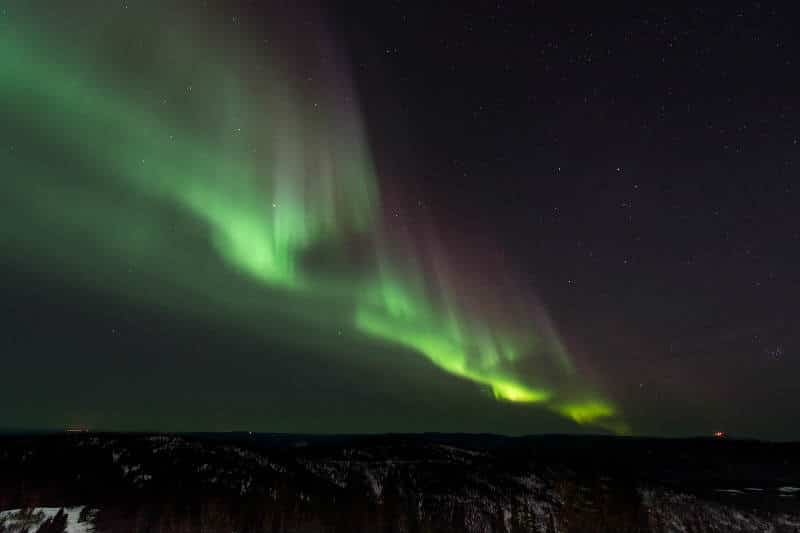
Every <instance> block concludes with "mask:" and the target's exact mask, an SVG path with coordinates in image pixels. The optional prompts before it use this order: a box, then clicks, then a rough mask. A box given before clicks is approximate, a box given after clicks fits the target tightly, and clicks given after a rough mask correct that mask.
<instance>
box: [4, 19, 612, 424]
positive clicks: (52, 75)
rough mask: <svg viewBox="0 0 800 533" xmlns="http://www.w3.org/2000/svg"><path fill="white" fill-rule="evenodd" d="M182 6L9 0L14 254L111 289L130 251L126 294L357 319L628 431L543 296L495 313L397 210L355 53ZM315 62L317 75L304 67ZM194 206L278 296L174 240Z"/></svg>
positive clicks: (506, 387)
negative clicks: (406, 227) (360, 104)
mask: <svg viewBox="0 0 800 533" xmlns="http://www.w3.org/2000/svg"><path fill="white" fill-rule="evenodd" d="M62 10H63V11H62ZM153 10H158V12H159V17H157V19H158V21H159V22H158V23H157V24H155V25H153V24H152V23H151V22H149V20H150V18H149V17H148V14H149V13H152V12H153ZM186 10H189V8H184V9H183V10H182V11H181V10H179V12H173V13H167V12H166V10H165V9H163V8H160V7H159V4H157V3H152V4H151V3H145V4H142V5H139V6H138V7H137V8H136V9H135V10H134V9H130V10H128V9H125V10H120V8H119V6H113V7H111V6H108V5H107V3H103V4H100V5H94V6H92V7H91V8H86V9H85V10H83V9H77V10H76V9H74V7H72V6H70V7H69V8H66V7H64V8H61V9H59V8H53V9H52V10H50V11H49V12H48V14H47V16H45V14H44V13H42V12H40V11H36V10H31V9H30V8H26V7H24V4H23V3H20V4H19V5H17V6H14V7H9V8H8V12H7V14H6V17H5V18H4V19H3V25H2V33H1V34H0V68H2V72H3V74H2V78H1V79H0V96H2V97H3V99H4V101H5V102H13V103H14V105H13V106H6V107H5V108H4V109H3V110H2V112H1V113H0V115H1V116H0V118H1V119H2V123H3V124H4V125H3V126H2V127H0V133H1V134H2V136H3V139H2V141H3V142H4V144H5V145H9V146H18V148H15V149H12V150H8V151H6V152H4V153H3V155H2V161H0V163H2V166H3V168H4V169H5V176H4V178H3V185H2V196H3V205H2V208H3V210H2V215H0V216H2V217H3V218H2V220H3V224H2V228H3V229H2V230H0V243H2V245H3V250H4V251H5V252H4V253H9V254H12V255H13V256H14V257H15V260H16V261H21V262H23V263H27V264H31V265H41V264H48V263H52V262H56V263H57V264H59V268H60V269H61V270H62V271H64V272H65V274H64V275H66V276H68V277H71V278H74V280H75V281H76V282H78V283H81V282H82V283H91V284H100V285H102V286H109V289H110V290H113V287H111V286H110V285H112V283H111V282H110V281H109V280H108V279H104V277H103V276H102V275H96V274H97V273H96V265H97V264H98V263H102V262H106V263H113V264H118V265H121V264H135V265H136V266H137V268H140V269H143V270H145V271H146V272H148V274H149V278H148V279H149V280H150V281H149V283H150V284H151V285H149V286H148V287H145V288H144V289H143V290H140V291H135V294H127V295H126V296H127V297H129V298H132V299H137V300H141V301H142V302H143V303H145V304H147V305H152V306H161V305H166V306H171V307H173V312H175V313H187V312H188V311H187V310H186V309H184V308H181V305H180V303H177V304H176V303H175V302H176V301H179V300H180V294H181V293H186V292H191V293H192V294H199V295H201V296H202V297H203V298H204V299H205V301H206V305H205V306H204V307H205V308H207V309H210V310H211V311H210V312H215V310H216V311H218V312H220V313H224V314H228V315H235V316H237V317H246V322H248V323H249V324H250V327H251V329H253V330H254V331H264V334H265V335H268V336H273V337H281V336H283V337H287V336H288V337H290V338H289V339H286V340H288V341H289V342H292V341H293V339H292V338H291V337H292V336H291V335H287V334H285V333H282V332H280V331H275V330H273V329H270V328H266V329H265V328H264V327H263V324H264V322H266V319H265V318H264V317H263V316H261V313H262V311H263V309H265V308H267V309H270V310H271V312H272V313H273V314H275V315H284V314H286V315H292V316H294V317H295V318H296V319H297V320H299V321H301V322H303V323H306V324H308V327H312V328H313V327H319V328H320V331H332V330H341V328H347V329H348V330H349V331H350V332H351V333H352V334H354V335H356V336H358V335H361V336H366V337H369V338H373V339H377V340H381V341H384V342H387V343H391V344H393V345H399V346H403V347H405V348H407V349H409V350H411V351H413V352H416V353H418V354H420V355H422V356H424V357H425V358H426V359H427V360H428V361H430V363H432V364H433V365H435V366H436V367H438V368H439V369H440V370H442V371H444V372H447V373H449V374H452V375H455V376H458V377H459V378H463V379H465V380H468V381H471V382H474V383H476V384H478V385H480V386H481V387H484V388H486V389H488V390H489V391H490V392H491V394H492V395H493V396H494V397H495V398H496V399H498V400H501V401H509V402H518V403H531V404H540V405H543V406H545V407H546V408H548V409H551V410H553V411H555V412H557V413H559V414H561V415H563V416H565V417H568V418H570V419H572V420H574V421H575V422H577V423H580V424H595V425H599V426H604V427H608V428H612V429H614V430H616V431H625V426H624V424H622V423H621V422H620V421H619V420H618V414H617V412H616V409H615V408H614V407H613V405H612V404H611V403H610V402H609V401H607V400H605V399H604V398H603V397H602V396H601V395H599V394H598V393H596V392H593V390H592V389H591V387H590V386H589V385H588V384H586V383H585V381H584V380H582V379H581V377H580V376H579V375H578V373H577V371H576V370H575V368H574V367H573V365H572V363H571V361H570V358H569V356H568V354H567V352H566V349H565V348H564V347H563V345H562V343H561V341H560V340H559V338H558V335H557V334H556V332H555V330H554V328H552V327H551V326H550V325H549V324H548V321H547V318H546V315H545V314H544V313H543V312H542V311H541V310H538V309H533V308H532V307H531V306H529V305H528V304H526V303H525V302H521V303H520V302H515V303H514V305H510V304H509V307H510V308H509V309H506V312H505V313H499V314H497V313H486V312H485V311H486V309H485V308H484V306H483V305H482V304H476V303H475V301H474V300H476V298H474V297H471V296H470V292H471V291H473V290H474V289H473V286H472V285H471V284H470V283H469V282H468V281H466V278H463V277H461V276H460V275H459V273H458V272H457V269H456V268H455V267H454V265H453V264H452V261H449V260H447V259H446V257H447V253H446V251H445V248H446V247H445V246H444V245H443V244H441V243H437V244H435V245H430V244H429V243H425V242H421V241H420V239H419V238H404V237H401V236H399V235H398V234H397V232H393V231H391V230H390V228H388V227H387V225H386V224H384V222H383V216H382V211H383V208H382V205H381V199H380V193H379V180H378V178H377V176H376V172H375V170H374V168H373V164H372V162H371V160H370V156H369V149H368V146H367V142H366V139H365V133H364V128H363V126H362V124H361V119H360V117H359V113H358V110H357V105H356V99H355V97H354V92H353V91H352V89H351V88H350V87H349V80H348V79H347V76H343V75H341V74H340V72H342V71H345V70H346V69H345V68H344V65H343V63H341V62H335V65H331V64H330V62H331V61H333V59H332V56H335V54H332V53H331V51H330V50H331V47H330V45H329V43H321V42H315V44H316V45H317V48H314V47H313V46H310V45H308V44H306V45H303V46H301V45H300V44H299V43H293V44H294V45H296V48H297V49H292V50H291V52H286V51H281V52H284V53H281V52H278V51H274V50H271V49H270V50H269V51H267V50H265V49H264V47H263V46H255V45H254V44H253V43H251V42H249V41H248V39H247V38H246V37H243V36H242V35H233V34H232V32H231V31H230V29H229V28H227V29H226V28H224V27H221V26H220V25H218V24H213V23H211V22H208V23H207V24H205V25H203V27H204V28H205V33H203V34H200V30H198V29H197V28H198V27H199V26H200V25H199V24H198V23H197V22H195V23H194V24H193V25H191V26H190V25H188V24H186V23H184V22H182V21H183V20H186V19H191V17H189V16H188V14H189V13H191V14H192V15H193V16H194V17H195V18H197V17H202V14H200V13H197V12H195V11H194V10H189V11H188V12H187V11H186ZM76 12H77V14H76ZM75 26H80V28H81V34H82V35H83V36H84V37H83V38H81V39H77V40H76V41H77V42H73V41H75V40H74V39H71V36H72V35H75ZM130 27H135V28H136V29H137V31H136V32H135V33H134V34H135V35H136V36H137V37H136V39H135V40H134V39H133V38H132V36H131V35H132V34H131V32H130V31H126V29H127V28H130ZM142 32H144V33H145V34H146V35H147V36H148V37H149V39H142V38H141V35H142ZM244 34H245V35H246V32H244ZM100 42H102V43H103V46H102V47H99V46H98V43H100ZM98 50H99V51H98ZM320 50H323V52H320ZM320 55H324V58H320V57H319V56H320ZM326 62H327V66H321V65H323V64H324V63H326ZM308 64H311V65H313V67H312V68H310V71H311V72H312V74H310V75H309V76H307V77H306V79H305V81H304V80H303V79H300V78H301V77H300V76H299V75H298V74H297V73H298V72H301V71H303V70H304V69H308V67H307V66H306V65H308ZM266 65H268V66H266ZM309 80H315V81H313V82H312V81H309ZM152 87H157V88H158V89H157V90H154V89H152ZM198 223H199V224H200V227H201V228H203V230H202V231H203V234H204V235H201V236H200V237H198V239H197V241H198V242H201V243H202V241H203V239H205V240H207V242H208V243H209V245H210V246H212V247H213V249H214V250H215V251H216V253H217V254H218V257H219V258H220V259H221V260H222V262H223V263H224V264H225V265H226V266H227V267H228V268H230V269H233V270H235V271H236V272H237V273H238V275H239V276H240V277H241V278H242V279H244V280H247V281H248V282H253V281H255V282H256V283H258V284H259V285H260V286H263V287H265V288H266V289H268V290H269V291H272V292H270V293H269V295H270V296H269V299H270V300H271V301H264V299H265V296H264V295H258V294H253V293H252V292H247V291H246V290H242V289H241V288H233V287H230V286H227V285H225V284H220V283H219V282H218V278H217V277H216V276H217V274H216V272H217V271H216V270H214V267H213V266H211V265H203V264H201V261H200V260H199V257H198V255H197V254H196V251H195V249H194V248H193V247H192V246H196V245H197V243H194V244H192V245H189V244H187V243H186V242H181V239H182V238H183V237H185V234H186V232H189V233H191V231H193V230H188V229H187V228H188V227H190V226H191V227H196V226H197V224H198ZM19 224H22V225H23V226H24V227H25V229H26V231H27V234H26V235H25V238H24V239H20V238H19V231H18V230H17V229H16V228H17V227H18V225H19ZM176 228H177V230H176ZM174 231H177V232H178V234H179V235H181V237H178V238H177V241H176V239H175V238H173V237H171V234H172V233H173V232H174ZM181 232H183V233H181ZM427 232H429V233H433V231H432V230H427ZM80 280H83V281H80ZM154 286H157V287H159V290H154V289H153V287H154ZM170 291H171V292H170ZM276 291H277V292H276ZM493 292H495V293H496V294H494V295H493V296H491V298H493V299H494V300H495V302H496V304H498V302H499V304H498V305H499V306H503V305H506V304H508V303H509V302H511V301H512V300H514V301H515V300H517V298H515V297H513V296H512V294H513V292H514V290H513V288H512V289H511V291H509V290H508V289H507V288H505V289H504V288H502V287H497V288H496V290H495V291H493ZM495 307H497V305H495ZM298 342H301V341H298ZM373 357H380V354H374V355H373ZM545 368H546V369H547V370H546V371H544V369H545ZM575 391H579V392H575Z"/></svg>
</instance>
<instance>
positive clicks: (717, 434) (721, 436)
mask: <svg viewBox="0 0 800 533" xmlns="http://www.w3.org/2000/svg"><path fill="white" fill-rule="evenodd" d="M725 437H727V435H726V434H725V432H724V431H715V432H714V438H715V439H724V438H725Z"/></svg>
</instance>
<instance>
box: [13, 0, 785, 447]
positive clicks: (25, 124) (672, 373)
mask: <svg viewBox="0 0 800 533" xmlns="http://www.w3.org/2000/svg"><path fill="white" fill-rule="evenodd" d="M328 4H330V5H328ZM429 4H434V5H429ZM470 4H474V6H471V5H470ZM680 4H681V3H672V5H673V7H671V8H669V9H651V8H647V7H644V6H642V5H641V3H638V2H637V3H634V2H630V3H628V2H622V3H620V2H617V3H614V6H612V7H609V6H608V5H605V4H604V5H602V6H601V5H597V6H589V7H587V6H586V5H584V3H574V4H572V3H570V2H538V1H537V2H530V1H529V2H521V1H520V2H473V3H471V2H461V3H452V2H441V3H436V2H434V3H429V2H401V1H394V2H335V3H334V2H330V3H328V2H326V3H325V5H324V7H322V6H320V5H314V4H312V3H311V2H306V1H304V2H299V3H298V2H278V1H274V2H267V1H265V2H256V1H250V2H232V1H228V2H213V1H209V2H200V1H197V2H157V1H155V0H153V1H136V0H121V1H114V2H108V1H105V0H103V1H100V0H96V1H89V0H86V1H84V0H81V1H76V2H55V1H53V2H25V1H21V0H20V1H5V2H2V3H0V98H2V100H1V101H2V105H0V172H1V173H2V174H0V177H1V181H0V279H2V283H0V312H1V313H2V315H0V324H2V329H1V330H0V332H1V333H2V334H1V335H0V363H1V364H0V376H2V385H1V386H0V428H62V427H64V426H66V425H69V424H82V425H86V426H88V427H91V428H94V429H110V430H166V431H228V430H251V431H268V432H308V433H318V432H319V433H331V432H333V433H348V432H417V431H447V432H449V431H465V432H497V433H507V434H535V433H550V432H575V433H598V432H611V433H616V434H633V435H661V436H678V435H709V434H711V433H712V432H714V431H717V430H721V431H726V432H728V433H730V434H733V435H739V436H747V437H758V438H773V439H797V438H800V425H798V424H796V423H795V420H798V419H800V402H798V401H797V396H798V393H800V380H798V376H800V360H799V359H798V354H800V334H799V333H798V332H797V331H796V328H794V327H793V325H794V324H795V322H796V317H797V316H798V304H797V302H798V301H800V298H799V297H800V271H798V268H797V266H798V264H800V211H798V208H797V204H798V200H799V199H800V185H798V184H797V180H796V178H795V176H796V175H797V165H798V164H800V161H798V156H799V155H800V114H799V113H800V100H799V99H798V96H797V95H799V94H800V70H798V66H799V65H800V63H796V62H797V61H798V60H797V57H798V52H800V42H798V39H797V37H796V36H795V35H793V28H795V27H796V25H797V24H796V21H797V16H796V13H795V12H794V10H791V9H790V8H788V7H786V6H774V5H772V4H769V3H766V2H764V3H761V2H750V3H741V4H739V3H728V4H727V7H725V8H708V9H706V8H698V7H696V6H694V7H688V6H683V5H680Z"/></svg>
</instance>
